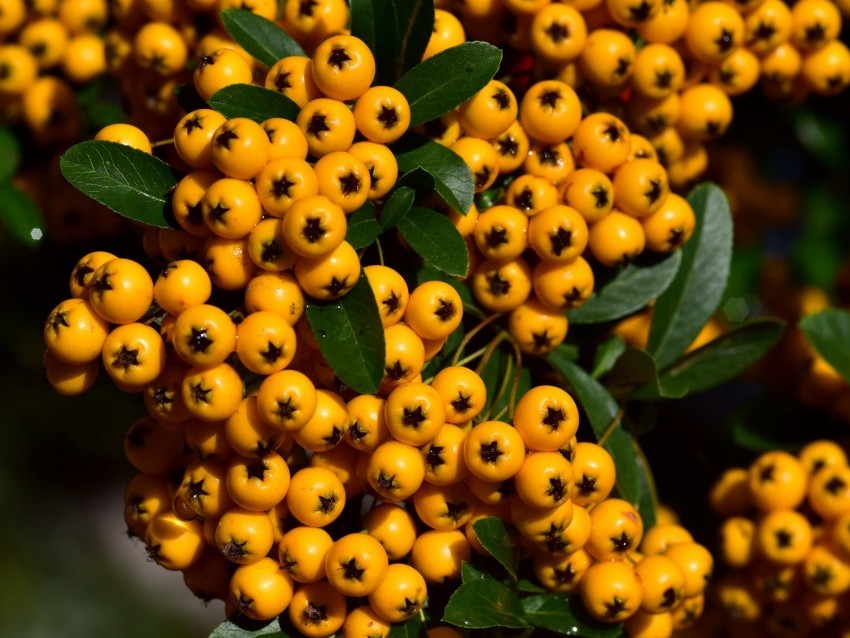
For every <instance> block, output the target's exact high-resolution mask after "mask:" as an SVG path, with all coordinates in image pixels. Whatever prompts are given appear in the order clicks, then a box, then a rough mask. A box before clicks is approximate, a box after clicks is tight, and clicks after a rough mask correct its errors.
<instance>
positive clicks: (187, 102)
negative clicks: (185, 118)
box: [174, 83, 210, 113]
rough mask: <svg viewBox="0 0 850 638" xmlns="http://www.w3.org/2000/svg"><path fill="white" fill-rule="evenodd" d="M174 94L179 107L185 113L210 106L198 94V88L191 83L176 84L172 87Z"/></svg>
mask: <svg viewBox="0 0 850 638" xmlns="http://www.w3.org/2000/svg"><path fill="white" fill-rule="evenodd" d="M174 96H175V97H176V98H177V103H178V104H179V105H180V108H181V109H183V110H184V111H186V112H187V113H191V112H192V111H197V110H198V109H208V108H210V105H209V104H207V102H206V101H205V100H204V98H202V97H201V96H200V94H198V89H196V88H195V85H194V84H192V83H187V84H178V85H177V86H176V87H175V89H174Z"/></svg>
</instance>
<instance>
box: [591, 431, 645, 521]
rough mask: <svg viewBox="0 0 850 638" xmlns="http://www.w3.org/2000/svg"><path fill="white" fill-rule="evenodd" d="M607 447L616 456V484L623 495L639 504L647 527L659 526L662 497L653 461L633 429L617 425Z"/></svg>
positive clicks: (606, 441) (606, 442) (634, 503)
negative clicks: (658, 518) (659, 495)
mask: <svg viewBox="0 0 850 638" xmlns="http://www.w3.org/2000/svg"><path fill="white" fill-rule="evenodd" d="M603 447H604V448H605V449H606V450H608V452H609V453H610V454H611V457H612V458H613V459H614V466H615V467H616V469H617V479H616V483H615V484H614V487H615V489H616V490H617V493H618V494H619V495H620V498H622V499H624V500H626V501H628V502H629V503H631V504H632V505H634V506H635V508H636V509H637V511H638V513H639V514H640V517H641V519H643V525H644V529H649V528H650V527H652V526H653V525H655V516H656V514H655V512H656V509H657V508H658V499H657V497H656V495H655V483H654V482H653V480H652V474H651V473H650V469H649V463H648V462H647V460H646V457H645V456H644V455H643V451H642V450H641V449H640V446H639V445H638V443H637V440H635V437H634V436H632V435H631V434H630V433H629V432H627V431H626V430H624V429H623V427H622V426H620V425H618V426H617V427H615V428H613V429H612V430H611V432H610V435H609V436H608V438H607V439H606V440H605V442H604V444H603Z"/></svg>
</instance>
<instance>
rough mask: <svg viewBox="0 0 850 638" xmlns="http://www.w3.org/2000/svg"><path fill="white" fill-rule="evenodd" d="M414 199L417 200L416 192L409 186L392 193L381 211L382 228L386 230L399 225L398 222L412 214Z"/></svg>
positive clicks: (400, 187) (401, 187)
mask: <svg viewBox="0 0 850 638" xmlns="http://www.w3.org/2000/svg"><path fill="white" fill-rule="evenodd" d="M414 199H416V191H414V190H413V189H412V188H409V187H407V186H399V187H398V188H396V189H395V190H394V191H393V192H392V194H391V195H390V197H389V199H387V203H386V204H384V208H383V209H382V210H381V226H383V228H384V230H389V229H390V228H395V227H396V226H397V225H398V222H399V221H400V220H401V219H402V218H403V217H404V216H405V215H407V213H409V212H410V209H411V208H412V207H413V201H414Z"/></svg>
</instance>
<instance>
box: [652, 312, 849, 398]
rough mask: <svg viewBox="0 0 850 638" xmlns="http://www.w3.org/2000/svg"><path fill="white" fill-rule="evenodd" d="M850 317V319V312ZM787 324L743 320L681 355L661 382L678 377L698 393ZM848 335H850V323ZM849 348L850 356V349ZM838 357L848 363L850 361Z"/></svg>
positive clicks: (752, 357)
mask: <svg viewBox="0 0 850 638" xmlns="http://www.w3.org/2000/svg"><path fill="white" fill-rule="evenodd" d="M845 314H847V313H845ZM847 317H848V319H850V314H848V315H847ZM783 326H784V323H783V322H782V321H779V320H776V319H754V320H753V321H749V322H747V323H745V324H741V325H740V326H738V327H736V328H735V329H733V330H730V331H729V332H727V333H725V334H722V335H720V336H719V337H717V338H716V339H714V340H713V341H711V342H709V343H707V344H705V345H704V346H702V347H701V348H698V349H697V350H694V351H693V352H690V353H688V354H686V355H685V356H684V357H682V358H681V359H679V361H677V362H676V363H674V364H673V365H672V366H671V367H670V368H668V369H667V370H665V371H664V373H663V374H662V375H661V382H662V384H664V383H667V382H668V380H673V381H676V382H678V383H681V384H683V385H684V387H686V388H687V393H688V394H694V393H696V392H703V391H705V390H708V389H709V388H713V387H715V386H717V385H720V384H721V383H724V382H725V381H729V380H730V379H734V378H735V377H737V376H738V375H739V374H741V373H742V372H743V371H744V370H746V369H747V368H749V367H750V366H751V365H753V364H754V363H755V362H756V361H758V360H759V359H761V358H762V356H764V355H765V354H766V353H767V351H768V350H770V349H771V348H772V347H773V346H774V344H775V343H776V342H777V341H778V340H779V337H781V336H782V329H783ZM847 337H848V338H850V326H848V333H847ZM832 352H835V351H834V350H832ZM846 352H847V356H848V357H850V350H847V351H846ZM837 358H838V359H839V360H840V362H842V363H844V365H848V361H850V360H848V359H841V358H839V357H837ZM848 367H850V366H848ZM639 396H640V393H639Z"/></svg>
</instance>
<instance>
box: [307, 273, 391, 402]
mask: <svg viewBox="0 0 850 638" xmlns="http://www.w3.org/2000/svg"><path fill="white" fill-rule="evenodd" d="M307 320H308V321H309V322H310V328H311V329H312V331H313V334H314V335H315V337H316V341H317V342H318V343H319V348H320V350H321V352H322V355H324V357H325V360H326V361H327V362H328V365H329V366H330V367H331V369H332V370H333V371H334V373H335V374H336V376H337V377H339V379H340V380H341V381H342V382H343V383H345V384H346V385H348V386H349V387H351V388H354V389H355V390H357V391H358V392H360V393H363V394H371V393H373V392H376V391H377V390H378V386H379V385H380V383H381V377H382V376H383V374H384V347H385V344H384V331H383V330H382V329H381V317H380V315H379V314H378V304H377V302H376V301H375V296H374V295H373V294H372V288H371V287H370V286H369V282H368V281H367V280H366V275H364V274H361V276H360V280H359V281H358V282H357V284H356V285H355V286H354V288H352V289H351V291H350V292H349V293H348V294H347V295H345V296H344V297H342V298H341V299H338V300H336V301H329V302H319V301H310V302H309V303H308V304H307Z"/></svg>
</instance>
